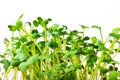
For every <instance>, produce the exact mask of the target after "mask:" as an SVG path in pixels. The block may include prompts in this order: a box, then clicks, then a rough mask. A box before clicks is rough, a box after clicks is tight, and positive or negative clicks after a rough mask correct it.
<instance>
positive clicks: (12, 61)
mask: <svg viewBox="0 0 120 80" xmlns="http://www.w3.org/2000/svg"><path fill="white" fill-rule="evenodd" d="M20 63H21V61H20V60H19V59H12V60H11V64H12V66H14V67H17V66H18V65H19V64H20Z"/></svg>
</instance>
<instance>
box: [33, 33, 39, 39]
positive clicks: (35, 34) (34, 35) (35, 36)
mask: <svg viewBox="0 0 120 80" xmlns="http://www.w3.org/2000/svg"><path fill="white" fill-rule="evenodd" d="M39 37H40V35H39V33H34V34H32V38H34V39H37V38H39Z"/></svg>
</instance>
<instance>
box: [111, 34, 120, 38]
mask: <svg viewBox="0 0 120 80" xmlns="http://www.w3.org/2000/svg"><path fill="white" fill-rule="evenodd" d="M109 36H111V37H114V38H116V39H119V38H120V34H117V33H116V34H115V33H110V34H109Z"/></svg>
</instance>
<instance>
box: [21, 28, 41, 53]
mask: <svg viewBox="0 0 120 80" xmlns="http://www.w3.org/2000/svg"><path fill="white" fill-rule="evenodd" d="M21 30H22V31H23V32H25V33H26V34H27V36H28V37H29V38H30V40H31V41H33V42H34V44H35V45H36V46H37V48H38V49H39V51H40V52H41V53H42V54H43V51H42V50H41V49H40V48H39V46H38V45H37V43H36V42H35V40H34V39H33V38H32V36H31V35H30V34H29V33H28V32H27V31H26V29H25V28H21Z"/></svg>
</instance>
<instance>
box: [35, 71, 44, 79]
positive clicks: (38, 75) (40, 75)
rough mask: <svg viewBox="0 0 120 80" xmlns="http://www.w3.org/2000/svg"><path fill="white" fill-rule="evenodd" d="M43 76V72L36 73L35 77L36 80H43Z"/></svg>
mask: <svg viewBox="0 0 120 80" xmlns="http://www.w3.org/2000/svg"><path fill="white" fill-rule="evenodd" d="M44 76H45V73H44V72H38V73H37V77H38V78H43V77H44Z"/></svg>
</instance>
